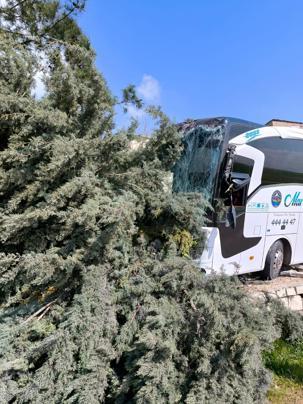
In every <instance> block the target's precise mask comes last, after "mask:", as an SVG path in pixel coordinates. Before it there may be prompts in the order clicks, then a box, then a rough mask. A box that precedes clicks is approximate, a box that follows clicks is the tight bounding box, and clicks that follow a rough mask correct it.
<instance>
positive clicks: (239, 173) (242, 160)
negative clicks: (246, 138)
mask: <svg viewBox="0 0 303 404" xmlns="http://www.w3.org/2000/svg"><path fill="white" fill-rule="evenodd" d="M253 167H254V160H251V159H249V158H247V157H242V156H238V155H236V156H235V159H234V164H233V175H234V177H236V178H243V179H244V178H245V177H246V178H249V177H251V174H252V170H253ZM248 187H249V183H248V184H247V185H245V186H244V187H243V188H240V189H239V190H238V191H234V192H233V194H232V197H233V205H234V206H245V204H246V199H247V192H248Z"/></svg>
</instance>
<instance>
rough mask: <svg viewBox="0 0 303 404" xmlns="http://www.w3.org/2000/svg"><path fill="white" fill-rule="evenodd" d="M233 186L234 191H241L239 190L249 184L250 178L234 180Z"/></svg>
mask: <svg viewBox="0 0 303 404" xmlns="http://www.w3.org/2000/svg"><path fill="white" fill-rule="evenodd" d="M231 181H232V184H233V188H232V189H233V191H239V189H241V188H244V187H245V186H246V185H248V184H249V181H250V177H248V178H244V179H239V178H232V180H231Z"/></svg>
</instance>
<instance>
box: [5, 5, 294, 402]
mask: <svg viewBox="0 0 303 404" xmlns="http://www.w3.org/2000/svg"><path fill="white" fill-rule="evenodd" d="M80 3H81V4H82V2H76V3H75V4H80ZM28 6H29V7H28V8H26V9H25V6H24V3H20V5H19V6H17V7H16V8H14V9H13V10H14V11H12V10H6V11H7V12H8V14H9V16H8V21H11V22H14V21H15V20H16V13H17V14H18V18H17V20H18V25H19V26H20V27H21V28H22V30H23V34H22V35H17V34H16V33H14V34H11V33H7V32H6V33H4V31H3V32H1V42H0V52H1V75H0V113H1V121H0V131H1V139H2V140H1V152H0V196H1V201H0V321H1V329H0V374H1V377H0V397H1V400H2V402H4V403H6V402H15V403H39V404H40V403H100V402H107V403H110V402H116V403H119V402H120V403H122V402H130V403H131V402H138V403H167V402H186V403H201V402H205V403H207V402H209V403H212V402H216V403H228V402H234V403H242V402H245V403H253V402H261V401H262V400H263V399H264V397H265V392H266V388H267V387H268V382H269V373H268V371H267V370H266V369H265V367H264V365H263V362H262V350H263V349H266V348H269V347H270V344H271V343H272V341H273V340H274V339H275V338H277V337H280V336H281V335H283V337H285V338H289V339H296V338H298V336H299V334H300V327H301V326H302V322H300V320H298V319H297V318H290V317H288V316H287V315H286V314H285V312H282V311H281V310H282V309H281V308H280V307H276V306H274V303H271V306H270V307H269V309H266V308H265V307H263V306H262V305H261V304H252V303H251V301H250V300H249V298H248V297H247V296H246V295H245V294H244V292H243V291H242V289H241V287H240V284H239V283H238V282H237V281H236V280H233V279H227V278H224V277H219V278H217V277H214V278H205V277H204V276H203V274H202V273H201V272H200V271H199V270H198V269H197V268H196V267H194V266H193V265H192V263H191V261H190V260H189V259H188V258H187V257H182V255H190V254H191V252H192V251H191V247H192V246H193V240H195V241H196V240H197V241H198V240H201V226H202V225H203V224H204V221H205V220H204V210H205V207H206V206H207V204H206V202H205V201H204V199H203V198H202V196H201V195H198V194H182V193H180V194H173V193H172V192H171V188H170V186H169V183H170V180H169V178H170V175H169V173H170V171H171V169H172V168H173V166H174V163H175V161H176V159H177V158H178V157H179V156H180V153H181V151H182V145H181V139H180V134H179V133H178V131H177V129H176V127H175V126H174V125H172V124H171V123H170V121H169V120H168V119H167V117H166V116H165V115H164V114H163V113H162V112H161V110H159V109H156V108H150V109H149V113H150V114H152V116H153V117H154V118H155V119H156V120H157V122H158V126H157V129H156V130H155V132H154V134H153V136H152V137H151V139H150V140H149V141H148V142H146V144H145V147H139V148H137V149H136V150H133V149H131V147H130V145H131V143H130V142H131V141H132V139H134V138H135V134H134V133H133V129H134V127H131V128H129V130H127V131H125V132H123V131H122V132H118V133H114V132H113V123H112V117H113V104H114V98H113V97H112V95H111V94H110V93H109V91H108V88H107V86H106V83H105V81H104V79H103V78H102V76H101V75H100V74H99V73H98V72H97V71H96V68H95V66H94V53H93V51H92V49H91V48H90V45H89V42H88V40H87V38H85V36H83V34H82V33H81V31H80V29H79V28H78V27H77V24H76V23H75V21H74V20H73V18H72V14H70V15H67V14H68V12H69V11H71V10H72V9H73V7H72V9H69V11H68V12H67V11H66V10H68V7H69V6H68V7H67V8H64V9H62V8H61V7H60V6H59V2H57V1H52V0H49V1H46V0H45V1H42V0H41V1H35V2H29V3H28ZM9 7H12V4H11V3H10V2H9ZM80 8H81V7H80ZM64 10H65V11H64ZM62 18H64V23H63V22H62V21H63V20H62ZM54 24H55V25H54ZM54 26H56V29H54V28H52V27H54ZM13 27H14V26H13ZM14 29H15V28H12V31H14ZM50 31H51V33H52V35H50ZM24 33H25V34H24ZM25 37H26V40H25ZM39 52H43V58H44V61H47V63H46V62H44V66H46V67H45V69H46V71H45V84H46V87H47V93H46V94H45V96H44V97H43V98H42V99H41V100H37V99H35V98H34V97H32V96H31V90H32V86H33V85H34V77H35V74H36V72H37V69H39V66H40V64H39V58H40V56H39ZM124 95H125V94H124ZM126 95H127V94H126ZM130 96H132V98H133V96H134V93H132V91H131V92H130ZM127 97H128V95H127ZM127 100H128V101H129V100H130V98H127ZM295 322H296V324H298V326H297V329H296V332H295V333H291V332H290V328H291V327H292V324H293V323H295Z"/></svg>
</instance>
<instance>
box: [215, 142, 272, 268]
mask: <svg viewBox="0 0 303 404" xmlns="http://www.w3.org/2000/svg"><path fill="white" fill-rule="evenodd" d="M263 166H264V154H263V153H262V152H260V151H259V150H257V149H255V148H253V147H251V146H248V145H240V146H236V148H235V150H234V156H233V163H232V170H231V173H230V184H231V185H230V191H229V192H225V193H226V194H227V195H226V196H227V199H226V200H227V205H229V206H228V211H227V217H226V220H225V226H224V227H225V229H224V230H223V227H222V226H221V229H222V236H223V235H224V236H223V237H224V239H225V240H224V241H223V240H222V237H221V248H222V255H223V256H224V255H225V257H227V256H234V257H236V256H237V258H238V259H239V267H238V269H237V271H235V272H236V273H243V272H247V271H257V270H260V269H262V268H261V266H262V257H263V249H264V239H265V238H264V236H265V229H266V222H267V212H266V209H265V205H264V204H262V203H261V201H260V205H257V204H256V205H254V206H255V210H253V209H251V208H250V206H251V205H250V200H251V198H252V197H253V198H254V195H255V194H257V193H258V191H256V190H257V188H258V187H259V185H260V184H261V179H262V172H263ZM228 198H230V202H228ZM257 206H258V207H257ZM222 241H223V244H224V246H222Z"/></svg>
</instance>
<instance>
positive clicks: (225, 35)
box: [78, 0, 303, 123]
mask: <svg viewBox="0 0 303 404" xmlns="http://www.w3.org/2000/svg"><path fill="white" fill-rule="evenodd" d="M302 15H303V1H302V0H283V1H282V0H263V1H262V0H250V1H248V0H200V1H199V0H188V1H181V0H175V1H173V0H162V1H160V0H153V1H151V0H141V1H139V0H107V1H101V0H88V2H87V8H86V11H85V12H84V13H83V14H82V15H81V16H79V18H78V20H79V23H80V26H81V27H82V29H83V30H84V32H85V33H86V35H87V36H88V37H89V39H90V41H91V43H92V45H93V47H94V48H95V50H96V53H97V61H96V63H97V66H98V68H99V69H100V71H101V72H102V73H103V74H104V76H105V78H106V80H107V82H108V85H109V87H110V89H111V91H112V92H113V93H114V94H115V95H119V94H121V89H122V88H124V87H126V86H127V85H128V84H130V83H132V84H135V85H136V86H137V87H138V92H139V95H140V96H141V97H143V98H144V99H145V101H146V102H147V103H152V104H153V103H155V104H160V105H161V106H162V108H163V110H164V111H165V112H166V113H167V114H168V115H169V116H170V118H172V119H173V120H174V121H177V122H179V121H182V120H184V119H187V118H203V117H209V116H223V115H224V116H234V117H238V118H242V119H248V120H252V121H256V122H260V123H265V122H267V121H268V120H270V119H271V118H280V119H289V120H301V121H303V52H302V47H303V23H302ZM134 114H135V112H134ZM119 119H120V120H121V117H120V118H119Z"/></svg>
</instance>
